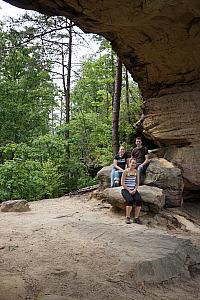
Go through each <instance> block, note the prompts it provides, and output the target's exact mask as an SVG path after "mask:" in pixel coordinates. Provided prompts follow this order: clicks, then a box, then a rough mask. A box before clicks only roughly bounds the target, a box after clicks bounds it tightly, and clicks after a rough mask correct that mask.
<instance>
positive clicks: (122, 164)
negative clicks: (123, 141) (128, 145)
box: [111, 146, 128, 187]
mask: <svg viewBox="0 0 200 300" xmlns="http://www.w3.org/2000/svg"><path fill="white" fill-rule="evenodd" d="M127 161H128V155H127V153H126V152H125V148H124V147H123V146H120V148H119V152H118V153H117V155H115V157H114V160H113V169H112V172H111V187H115V186H119V185H120V181H121V176H122V173H123V171H124V170H125V168H126V165H127Z"/></svg>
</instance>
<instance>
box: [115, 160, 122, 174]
mask: <svg viewBox="0 0 200 300" xmlns="http://www.w3.org/2000/svg"><path fill="white" fill-rule="evenodd" d="M113 165H114V167H115V169H117V170H120V171H122V172H123V171H124V170H123V169H122V168H120V167H119V166H118V165H117V160H116V159H114V161H113Z"/></svg>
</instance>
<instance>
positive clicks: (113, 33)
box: [5, 0, 200, 190]
mask: <svg viewBox="0 0 200 300" xmlns="http://www.w3.org/2000/svg"><path fill="white" fill-rule="evenodd" d="M5 2H8V3H10V4H12V5H15V6H18V7H21V8H25V9H33V10H36V11H39V12H41V13H45V14H50V15H65V16H67V17H68V18H69V19H71V20H73V21H74V23H75V24H77V25H78V26H79V27H80V28H82V29H83V30H84V31H85V32H93V33H98V34H100V35H103V36H104V37H106V38H107V39H108V40H110V41H111V43H112V46H113V48H114V50H115V51H116V52H117V53H118V55H120V56H121V57H122V60H123V62H124V64H125V65H126V67H127V68H128V69H129V71H130V73H131V74H132V76H133V78H134V79H135V80H136V81H137V82H138V83H139V86H140V88H141V90H142V93H143V96H144V100H145V105H144V122H143V125H144V133H145V134H146V136H148V137H149V138H151V139H153V140H154V141H155V142H158V143H160V144H162V145H164V146H167V151H166V154H165V157H166V158H167V159H170V160H172V161H173V162H175V163H176V164H177V165H178V166H180V167H181V168H182V170H183V176H184V179H185V189H188V190H192V189H195V190H200V101H199V100H200V60H199V53H200V2H199V1H198V0H190V1H188V0H175V1H171V0H170V1H165V0H154V1H152V0H117V1H116V0H102V1H95V0H88V1H81V0H79V1H76V0H63V1H61V0H54V1H53V0H35V1H26V0H6V1H5Z"/></svg>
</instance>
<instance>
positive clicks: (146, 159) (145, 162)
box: [141, 154, 149, 166]
mask: <svg viewBox="0 0 200 300" xmlns="http://www.w3.org/2000/svg"><path fill="white" fill-rule="evenodd" d="M148 163H149V154H145V161H144V162H143V163H142V164H141V166H145V165H146V164H148Z"/></svg>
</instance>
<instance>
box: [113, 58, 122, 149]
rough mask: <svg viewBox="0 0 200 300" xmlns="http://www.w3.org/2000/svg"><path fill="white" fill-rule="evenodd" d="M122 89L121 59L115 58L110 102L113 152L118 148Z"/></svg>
mask: <svg viewBox="0 0 200 300" xmlns="http://www.w3.org/2000/svg"><path fill="white" fill-rule="evenodd" d="M121 90H122V61H121V58H120V57H118V58H117V65H116V76H115V91H114V97H113V103H112V148H113V153H114V154H116V153H117V152H118V149H119V112H120V98H121Z"/></svg>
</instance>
